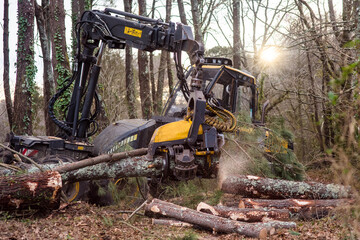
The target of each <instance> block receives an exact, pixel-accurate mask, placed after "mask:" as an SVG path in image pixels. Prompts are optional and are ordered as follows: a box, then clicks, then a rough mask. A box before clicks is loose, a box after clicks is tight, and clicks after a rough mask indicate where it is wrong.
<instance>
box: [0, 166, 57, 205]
mask: <svg viewBox="0 0 360 240" xmlns="http://www.w3.org/2000/svg"><path fill="white" fill-rule="evenodd" d="M61 187H62V181H61V175H60V174H59V173H58V172H56V171H47V172H39V173H32V174H24V175H19V176H6V177H0V210H16V209H55V208H58V207H59V204H60V191H61Z"/></svg>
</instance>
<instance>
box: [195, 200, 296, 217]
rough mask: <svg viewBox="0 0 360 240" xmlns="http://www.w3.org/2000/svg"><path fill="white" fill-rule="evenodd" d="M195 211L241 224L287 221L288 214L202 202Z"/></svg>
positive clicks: (280, 211)
mask: <svg viewBox="0 0 360 240" xmlns="http://www.w3.org/2000/svg"><path fill="white" fill-rule="evenodd" d="M196 210H197V211H199V212H205V213H210V214H213V215H215V216H220V217H224V218H230V219H232V220H236V221H243V222H268V221H272V220H280V221H288V220H289V219H290V212H289V210H287V209H271V210H269V209H250V208H234V207H226V206H210V205H208V204H206V203H204V202H201V203H199V204H198V206H197V208H196Z"/></svg>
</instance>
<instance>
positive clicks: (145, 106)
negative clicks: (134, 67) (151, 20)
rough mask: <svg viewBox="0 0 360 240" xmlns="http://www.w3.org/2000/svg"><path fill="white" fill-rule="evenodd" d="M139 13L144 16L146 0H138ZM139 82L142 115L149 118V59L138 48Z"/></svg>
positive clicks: (150, 108)
mask: <svg viewBox="0 0 360 240" xmlns="http://www.w3.org/2000/svg"><path fill="white" fill-rule="evenodd" d="M138 3H139V15H142V16H146V0H138ZM138 65H139V84H140V99H141V110H142V117H143V118H145V119H149V118H150V117H151V116H152V107H151V94H150V79H149V61H148V56H147V53H146V52H145V51H142V50H138Z"/></svg>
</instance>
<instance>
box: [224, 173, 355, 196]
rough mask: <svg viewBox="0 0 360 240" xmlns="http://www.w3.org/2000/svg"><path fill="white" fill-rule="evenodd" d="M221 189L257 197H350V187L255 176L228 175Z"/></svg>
mask: <svg viewBox="0 0 360 240" xmlns="http://www.w3.org/2000/svg"><path fill="white" fill-rule="evenodd" d="M221 189H222V190H223V191H224V192H226V193H232V194H239V195H242V196H244V197H255V198H272V199H282V198H301V199H337V198H348V197H350V188H346V187H344V186H341V185H335V184H322V183H317V182H308V183H306V182H293V181H287V180H278V179H270V178H261V177H255V176H243V175H234V176H229V177H227V178H226V179H225V180H224V181H223V182H222V186H221Z"/></svg>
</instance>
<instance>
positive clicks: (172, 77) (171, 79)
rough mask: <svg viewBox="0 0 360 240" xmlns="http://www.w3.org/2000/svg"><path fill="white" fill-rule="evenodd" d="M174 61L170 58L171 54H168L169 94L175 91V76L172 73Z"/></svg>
mask: <svg viewBox="0 0 360 240" xmlns="http://www.w3.org/2000/svg"><path fill="white" fill-rule="evenodd" d="M171 63H172V60H171V57H170V53H169V52H167V53H166V66H167V76H168V83H169V94H171V93H172V91H173V90H174V75H173V72H172V64H171Z"/></svg>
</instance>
